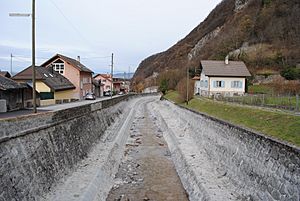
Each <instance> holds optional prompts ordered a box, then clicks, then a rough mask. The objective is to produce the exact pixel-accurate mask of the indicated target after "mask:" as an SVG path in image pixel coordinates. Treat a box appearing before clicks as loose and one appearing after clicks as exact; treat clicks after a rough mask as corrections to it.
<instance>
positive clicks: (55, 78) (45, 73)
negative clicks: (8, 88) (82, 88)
mask: <svg viewBox="0 0 300 201" xmlns="http://www.w3.org/2000/svg"><path fill="white" fill-rule="evenodd" d="M35 69H36V79H37V80H41V81H42V82H44V83H45V84H46V85H47V86H48V87H50V88H51V89H52V90H54V91H62V90H67V89H75V86H74V85H73V84H72V83H71V82H70V81H69V80H68V79H67V78H65V77H64V76H62V75H61V74H59V73H57V72H55V71H54V70H53V69H48V68H44V67H41V66H36V67H35ZM12 79H14V80H29V81H31V80H32V66H29V67H28V68H26V69H24V70H23V71H21V72H19V73H18V74H16V75H15V76H13V77H12Z"/></svg>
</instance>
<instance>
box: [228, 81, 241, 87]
mask: <svg viewBox="0 0 300 201" xmlns="http://www.w3.org/2000/svg"><path fill="white" fill-rule="evenodd" d="M231 88H243V82H242V81H231Z"/></svg>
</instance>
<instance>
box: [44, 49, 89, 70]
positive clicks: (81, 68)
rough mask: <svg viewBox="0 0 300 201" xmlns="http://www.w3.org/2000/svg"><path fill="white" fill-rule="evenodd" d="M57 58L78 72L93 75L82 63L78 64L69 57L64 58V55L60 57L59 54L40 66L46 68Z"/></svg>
mask: <svg viewBox="0 0 300 201" xmlns="http://www.w3.org/2000/svg"><path fill="white" fill-rule="evenodd" d="M58 58H60V59H62V60H64V61H65V62H67V63H68V64H70V65H72V66H73V67H75V68H76V69H78V70H79V71H82V72H88V73H93V71H91V70H90V69H89V68H87V67H86V66H85V65H83V64H82V63H80V62H79V61H77V60H76V59H72V58H70V57H67V56H64V55H61V54H56V55H54V56H53V57H52V58H51V59H49V60H47V61H46V62H45V63H43V64H42V65H41V66H43V67H47V66H48V65H49V64H50V63H52V62H54V61H55V60H56V59H58Z"/></svg>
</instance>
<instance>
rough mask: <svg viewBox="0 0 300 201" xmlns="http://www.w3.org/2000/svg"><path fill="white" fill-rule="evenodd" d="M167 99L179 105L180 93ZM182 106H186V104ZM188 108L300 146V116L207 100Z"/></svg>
mask: <svg viewBox="0 0 300 201" xmlns="http://www.w3.org/2000/svg"><path fill="white" fill-rule="evenodd" d="M165 98H167V99H169V100H172V101H174V102H176V103H179V102H178V100H179V99H178V93H177V92H175V91H171V92H169V93H167V94H166V95H165ZM182 105H184V106H186V105H185V104H182ZM186 107H188V108H191V109H194V110H197V111H200V112H204V113H206V114H208V115H211V116H214V117H217V118H220V119H224V120H226V121H229V122H231V123H234V124H237V125H241V126H245V127H248V128H251V129H254V130H257V131H259V132H262V133H264V134H266V135H270V136H273V137H275V138H277V139H280V140H284V141H287V142H290V143H292V144H295V145H297V146H300V117H299V116H293V115H289V114H285V113H280V112H272V111H265V110H262V109H256V108H249V107H243V106H235V105H230V104H224V103H221V102H216V101H210V100H206V99H201V100H200V99H192V100H191V101H190V102H189V105H188V106H186Z"/></svg>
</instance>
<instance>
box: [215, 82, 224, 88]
mask: <svg viewBox="0 0 300 201" xmlns="http://www.w3.org/2000/svg"><path fill="white" fill-rule="evenodd" d="M213 84H214V88H224V87H225V81H214V82H213Z"/></svg>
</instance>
